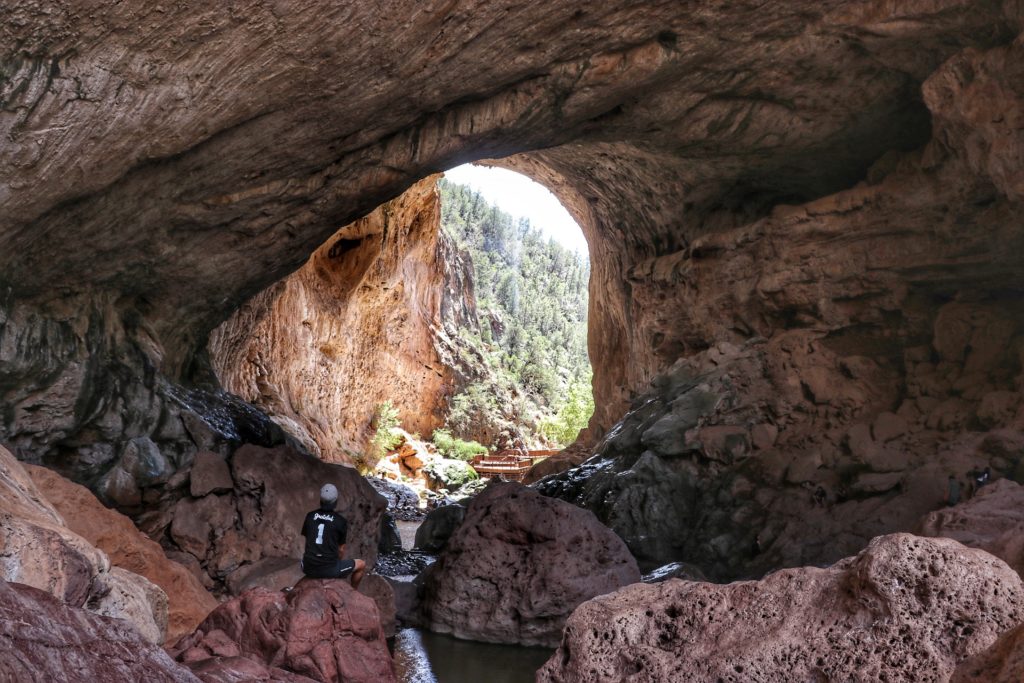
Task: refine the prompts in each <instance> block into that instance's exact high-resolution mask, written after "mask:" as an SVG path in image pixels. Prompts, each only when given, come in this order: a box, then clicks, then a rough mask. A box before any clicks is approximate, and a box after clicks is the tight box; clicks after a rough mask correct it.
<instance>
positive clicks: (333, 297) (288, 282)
mask: <svg viewBox="0 0 1024 683" xmlns="http://www.w3.org/2000/svg"><path fill="white" fill-rule="evenodd" d="M440 211H441V208H440V198H439V196H438V193H437V189H436V178H434V177H430V178H426V179H424V180H422V181H420V182H419V183H417V184H416V185H414V186H413V187H412V188H410V189H409V190H407V191H406V192H405V193H404V194H403V195H401V196H400V197H398V198H397V199H394V200H392V201H390V202H387V203H385V204H383V205H381V206H380V207H378V208H377V209H375V210H374V211H373V212H372V213H370V214H369V215H368V216H366V217H365V218H362V219H360V220H358V221H356V222H355V223H352V224H350V225H348V226H345V227H344V228H342V229H340V230H339V231H338V232H336V233H335V234H334V236H332V237H331V239H329V240H328V241H327V242H326V243H325V244H324V245H323V246H322V247H320V248H319V249H317V250H316V251H315V252H314V253H313V255H312V256H311V257H310V259H309V261H308V262H307V263H306V264H305V265H304V266H303V267H302V268H300V269H299V270H298V271H297V272H295V273H294V274H292V275H291V276H289V277H288V278H286V279H285V280H283V281H281V282H279V283H277V284H275V285H274V286H273V287H271V288H269V289H267V290H265V291H264V292H261V293H260V294H258V295H256V296H255V297H254V298H253V299H251V300H250V301H249V302H248V303H246V304H245V305H243V306H242V307H241V308H240V309H239V310H238V311H237V312H236V313H235V314H234V315H233V316H232V317H231V318H230V319H229V320H227V321H226V322H225V323H224V324H223V325H221V326H220V327H219V328H217V330H216V331H215V332H214V333H213V335H212V336H211V338H210V346H209V348H210V357H211V360H212V362H213V366H214V369H215V370H216V372H217V376H218V377H219V379H220V381H221V383H222V385H223V386H224V387H225V388H226V389H228V390H229V391H231V392H233V393H235V394H237V395H239V396H241V397H243V398H244V399H246V400H247V401H250V402H252V403H253V404H254V405H257V406H259V407H260V408H261V409H263V410H264V411H265V412H266V413H267V414H268V415H270V416H271V417H272V419H274V420H275V421H276V422H277V423H278V424H280V425H281V426H282V427H283V428H284V429H285V430H286V431H288V432H289V433H290V434H292V435H294V436H295V437H297V438H298V439H299V441H301V442H302V444H303V445H304V446H306V447H307V448H308V449H309V450H310V451H311V452H313V453H317V454H319V455H320V456H321V457H322V458H324V459H325V460H330V461H336V462H337V461H340V462H346V461H348V460H349V459H350V457H351V454H359V453H362V451H363V450H364V448H365V446H366V443H367V441H368V440H369V438H370V437H372V436H373V431H374V428H375V425H374V423H373V418H374V415H375V412H376V408H377V406H378V405H380V404H381V403H383V402H384V401H385V400H390V401H391V403H392V404H393V405H394V406H395V407H396V408H397V409H398V411H399V419H400V420H401V422H402V424H403V426H404V427H405V428H406V429H408V430H409V431H410V432H418V433H420V434H424V435H427V436H429V435H430V433H431V432H433V430H434V429H435V428H437V427H440V426H441V425H442V424H443V423H444V418H445V416H446V414H447V407H448V401H449V399H450V398H451V396H452V395H453V394H454V393H456V392H457V391H458V388H459V386H460V385H461V382H462V380H463V378H464V371H462V372H460V369H459V365H460V360H459V356H458V354H457V351H456V349H457V345H458V342H459V340H458V338H457V330H458V324H459V323H460V321H463V320H473V321H474V322H475V318H476V304H475V299H474V297H473V289H472V275H471V270H467V269H471V266H470V265H469V264H468V263H467V262H465V261H463V260H462V258H461V257H460V255H459V253H458V251H457V249H456V247H455V246H454V245H453V244H452V243H451V242H450V241H449V240H448V239H447V238H446V237H445V236H444V235H442V234H441V233H440V221H441V213H440Z"/></svg>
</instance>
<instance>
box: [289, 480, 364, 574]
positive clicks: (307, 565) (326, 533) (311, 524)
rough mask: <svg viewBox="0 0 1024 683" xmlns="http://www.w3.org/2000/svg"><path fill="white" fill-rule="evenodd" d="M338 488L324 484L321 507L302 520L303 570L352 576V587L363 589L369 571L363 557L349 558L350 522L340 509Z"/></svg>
mask: <svg viewBox="0 0 1024 683" xmlns="http://www.w3.org/2000/svg"><path fill="white" fill-rule="evenodd" d="M337 505H338V489H337V487H335V486H334V484H324V485H323V487H322V488H321V489H320V507H319V508H317V509H316V510H313V511H312V512H310V513H309V514H307V515H306V519H305V521H304V522H303V523H302V536H303V537H304V538H305V539H306V552H305V553H303V555H302V562H301V563H300V566H301V567H302V573H303V574H305V575H306V576H308V577H310V578H311V579H344V578H346V577H348V576H349V575H350V574H351V576H352V579H351V580H352V587H353V588H359V582H360V581H362V580H363V574H364V573H365V572H366V563H365V562H363V561H362V560H345V559H342V556H343V555H344V554H345V539H346V537H347V535H348V521H347V520H346V519H345V518H344V517H342V516H341V513H339V512H336V511H335V510H334V508H335V507H336V506H337Z"/></svg>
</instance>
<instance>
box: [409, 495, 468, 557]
mask: <svg viewBox="0 0 1024 683" xmlns="http://www.w3.org/2000/svg"><path fill="white" fill-rule="evenodd" d="M465 518H466V506H465V505H459V504H458V503H453V504H452V505H442V506H441V507H439V508H434V509H433V510H431V511H430V513H429V514H427V518H426V519H424V520H423V523H422V524H420V525H419V526H418V527H417V528H416V540H415V542H414V545H413V547H414V548H416V549H417V550H423V551H425V552H428V553H439V552H441V550H442V549H443V548H444V546H445V544H446V543H448V539H449V538H451V536H452V534H453V533H455V530H456V529H458V528H459V525H460V524H462V520H464V519H465Z"/></svg>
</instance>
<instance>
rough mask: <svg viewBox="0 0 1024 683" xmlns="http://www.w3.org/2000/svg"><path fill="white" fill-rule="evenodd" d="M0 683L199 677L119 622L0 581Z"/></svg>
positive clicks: (182, 681) (179, 681)
mask: <svg viewBox="0 0 1024 683" xmlns="http://www.w3.org/2000/svg"><path fill="white" fill-rule="evenodd" d="M0 680H4V681H40V682H42V681H158V682H160V683H171V682H173V683H197V682H198V680H199V679H197V678H196V677H195V676H193V675H192V674H191V673H190V672H189V671H188V669H186V668H185V667H183V666H180V665H178V664H175V662H174V661H173V660H172V659H171V658H170V657H169V656H168V655H167V653H166V652H164V651H163V650H162V649H160V647H159V646H158V645H154V644H153V643H151V642H148V641H146V640H144V639H143V638H142V637H141V636H140V635H139V634H138V632H137V631H136V630H135V629H133V628H131V627H130V626H128V624H127V623H125V622H124V621H122V620H120V619H109V618H106V617H101V616H98V615H96V614H93V613H92V612H87V611H86V610H83V609H77V608H75V607H71V606H69V605H65V604H62V603H61V602H60V601H59V600H57V599H56V598H54V597H53V596H52V595H50V594H48V593H45V592H43V591H41V590H38V589H35V588H32V587H30V586H25V585H21V584H17V583H7V582H5V581H0Z"/></svg>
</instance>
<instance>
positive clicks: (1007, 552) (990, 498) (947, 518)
mask: <svg viewBox="0 0 1024 683" xmlns="http://www.w3.org/2000/svg"><path fill="white" fill-rule="evenodd" d="M918 532H919V533H920V534H921V535H922V536H943V537H945V538H952V539H955V540H957V541H959V542H960V543H963V544H964V545H966V546H969V547H971V548H980V549H981V550H984V551H987V552H990V553H992V554H993V555H995V556H996V557H998V558H999V559H1001V560H1003V561H1004V562H1006V563H1007V564H1008V565H1010V566H1011V567H1013V568H1014V569H1015V570H1016V571H1017V573H1018V574H1020V575H1021V576H1024V486H1021V485H1020V484H1017V483H1015V482H1012V481H1010V480H1008V479H1002V480H1000V481H997V482H995V483H994V484H990V485H988V486H985V487H983V488H981V489H980V490H979V491H978V493H977V495H975V496H974V497H973V498H971V499H970V500H968V501H965V502H963V503H960V504H959V505H955V506H953V507H951V508H946V509H943V510H937V511H935V512H931V513H929V514H928V515H927V516H926V517H925V518H924V519H922V520H921V524H920V527H919V530H918Z"/></svg>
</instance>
